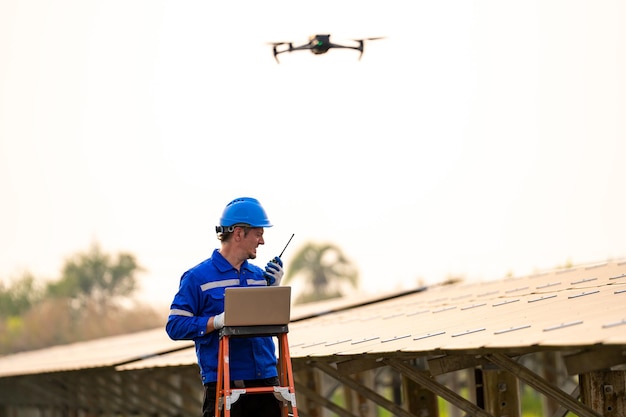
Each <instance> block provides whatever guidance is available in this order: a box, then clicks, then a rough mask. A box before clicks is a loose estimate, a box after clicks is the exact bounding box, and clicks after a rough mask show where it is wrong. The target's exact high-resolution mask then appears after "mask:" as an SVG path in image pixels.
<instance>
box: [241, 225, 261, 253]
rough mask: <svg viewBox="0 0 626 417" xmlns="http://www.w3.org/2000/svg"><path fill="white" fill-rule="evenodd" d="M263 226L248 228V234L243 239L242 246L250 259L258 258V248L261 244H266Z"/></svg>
mask: <svg viewBox="0 0 626 417" xmlns="http://www.w3.org/2000/svg"><path fill="white" fill-rule="evenodd" d="M264 244H265V241H264V240H263V228H262V227H257V228H252V229H249V230H248V234H246V235H245V236H244V238H243V239H242V240H241V247H242V249H243V250H245V251H246V253H247V255H248V259H255V258H256V249H257V248H258V247H259V245H264Z"/></svg>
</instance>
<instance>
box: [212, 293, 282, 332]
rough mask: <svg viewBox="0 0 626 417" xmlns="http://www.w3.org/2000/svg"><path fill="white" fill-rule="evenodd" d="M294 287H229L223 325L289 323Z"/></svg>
mask: <svg viewBox="0 0 626 417" xmlns="http://www.w3.org/2000/svg"><path fill="white" fill-rule="evenodd" d="M290 314H291V287H288V286H284V287H280V286H278V287H256V286H255V287H228V288H226V292H225V296H224V326H266V325H283V324H288V323H289V318H290Z"/></svg>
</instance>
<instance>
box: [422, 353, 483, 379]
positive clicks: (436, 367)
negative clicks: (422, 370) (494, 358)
mask: <svg viewBox="0 0 626 417" xmlns="http://www.w3.org/2000/svg"><path fill="white" fill-rule="evenodd" d="M485 362H486V361H485V360H484V359H483V358H482V357H476V356H475V355H446V356H440V357H438V358H432V359H429V360H428V370H429V371H430V374H431V375H432V376H437V375H443V374H447V373H448V372H455V371H460V370H462V369H467V368H475V367H477V366H480V365H483V364H485Z"/></svg>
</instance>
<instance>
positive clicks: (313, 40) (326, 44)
mask: <svg viewBox="0 0 626 417" xmlns="http://www.w3.org/2000/svg"><path fill="white" fill-rule="evenodd" d="M376 39H383V38H381V37H378V38H364V39H353V40H354V41H355V42H357V43H358V44H357V45H340V44H337V43H333V42H331V41H330V35H313V36H309V42H307V43H305V44H303V45H300V46H293V42H275V43H270V45H272V46H273V50H274V59H276V62H278V63H280V61H278V55H279V54H282V53H283V52H293V51H303V50H309V51H311V52H312V53H313V54H315V55H321V54H325V53H326V52H328V50H329V49H331V48H343V49H354V50H357V51H359V52H360V54H359V60H360V59H361V56H363V44H364V42H365V41H374V40H376ZM283 45H286V46H287V47H286V48H280V47H281V46H283Z"/></svg>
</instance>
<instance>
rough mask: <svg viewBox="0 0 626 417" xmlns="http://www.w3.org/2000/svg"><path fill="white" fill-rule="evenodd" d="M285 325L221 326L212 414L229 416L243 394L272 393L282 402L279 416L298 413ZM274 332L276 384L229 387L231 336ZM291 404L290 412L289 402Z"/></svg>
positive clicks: (296, 414) (254, 335)
mask: <svg viewBox="0 0 626 417" xmlns="http://www.w3.org/2000/svg"><path fill="white" fill-rule="evenodd" d="M287 333H288V328H287V325H282V326H237V327H234V326H230V327H224V328H223V329H221V330H220V339H219V352H218V355H219V357H218V369H217V384H216V390H215V391H216V392H215V395H216V399H215V416H216V417H220V416H222V412H223V416H224V417H230V409H231V407H232V405H233V404H234V403H235V402H236V401H237V400H238V399H239V397H240V396H241V395H245V394H261V393H274V395H275V396H276V398H277V399H278V400H280V401H281V402H282V410H281V413H282V416H283V417H287V416H293V417H298V409H297V405H296V392H295V382H294V379H293V369H292V366H291V356H290V354H289V341H288V339H287ZM257 336H276V337H277V338H278V343H279V344H278V366H277V372H278V380H279V385H278V386H273V385H272V386H265V387H245V388H236V389H232V388H231V386H230V381H231V379H230V356H229V355H230V338H231V337H257ZM290 405H291V413H290V412H289V411H290V410H289V406H290Z"/></svg>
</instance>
